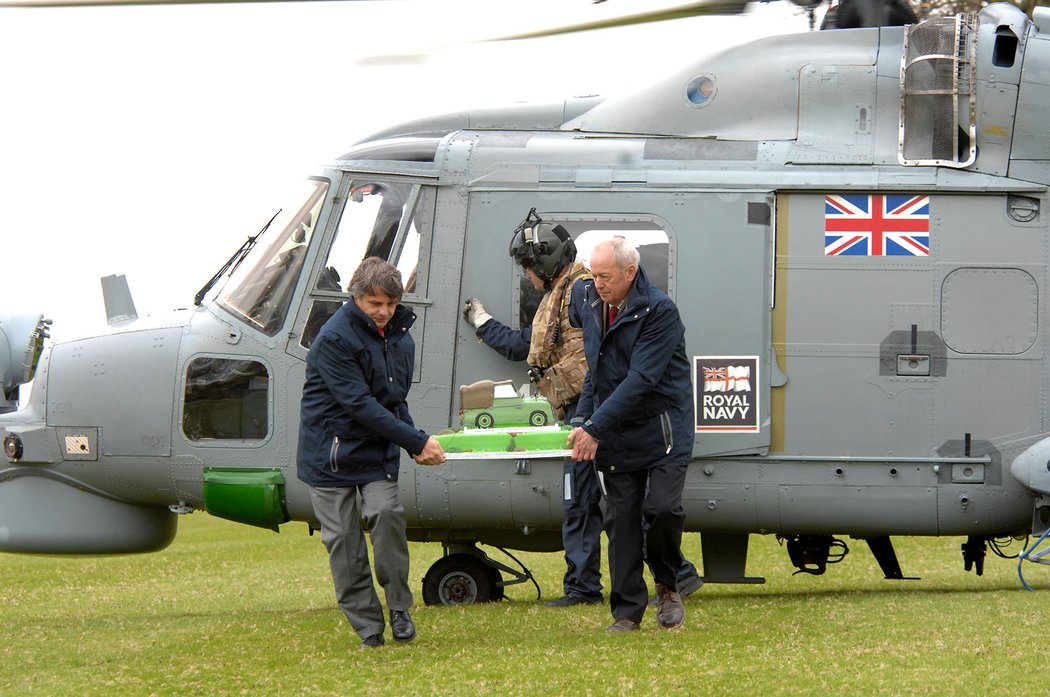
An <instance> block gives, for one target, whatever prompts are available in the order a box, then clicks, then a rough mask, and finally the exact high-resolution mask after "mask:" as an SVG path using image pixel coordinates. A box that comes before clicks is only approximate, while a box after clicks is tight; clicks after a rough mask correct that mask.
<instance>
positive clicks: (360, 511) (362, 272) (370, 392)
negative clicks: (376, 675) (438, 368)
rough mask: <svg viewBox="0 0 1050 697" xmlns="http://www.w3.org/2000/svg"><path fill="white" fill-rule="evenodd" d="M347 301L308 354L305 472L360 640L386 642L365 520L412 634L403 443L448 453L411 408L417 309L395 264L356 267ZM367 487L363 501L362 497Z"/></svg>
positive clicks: (431, 458)
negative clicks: (409, 303) (401, 482)
mask: <svg viewBox="0 0 1050 697" xmlns="http://www.w3.org/2000/svg"><path fill="white" fill-rule="evenodd" d="M347 291H348V292H349V293H350V295H351V299H352V301H353V302H348V303H346V304H344V305H343V306H342V307H341V308H339V310H338V311H336V313H335V314H334V315H333V316H332V318H331V319H330V320H328V322H326V323H325V325H324V327H322V329H321V331H320V333H318V335H317V338H316V339H314V342H313V344H312V345H311V347H310V353H309V354H308V355H307V359H306V381H305V384H304V385H303V401H302V414H301V415H302V419H301V425H300V428H299V452H298V458H297V460H298V475H299V479H301V480H302V481H303V482H305V483H306V484H308V485H309V487H310V500H311V502H312V503H313V508H314V515H315V516H316V517H317V520H318V522H319V523H320V524H321V541H322V542H323V543H324V546H325V548H326V549H327V550H328V555H329V556H328V561H329V566H330V568H331V571H332V580H333V582H334V584H335V592H336V600H337V602H338V604H339V608H340V609H341V610H342V611H343V614H345V615H346V618H347V619H348V620H349V621H350V625H351V626H352V627H353V628H354V631H355V632H357V634H358V636H360V637H361V646H362V647H376V646H381V645H382V644H383V631H384V629H385V626H386V625H385V621H384V617H383V607H382V605H380V603H379V598H378V596H377V595H376V592H375V587H374V584H373V581H372V569H371V567H370V566H369V563H368V548H367V546H366V544H365V537H364V533H363V532H362V530H361V522H362V519H363V520H364V523H365V525H366V527H367V528H368V534H369V536H370V537H371V539H372V546H373V548H374V556H375V577H376V580H378V581H379V585H380V586H382V588H383V590H384V592H385V595H386V604H387V607H388V608H389V610H390V629H391V633H392V635H393V638H394V641H399V642H406V641H411V640H412V639H414V638H415V636H416V628H415V625H414V624H413V622H412V618H411V616H410V615H409V613H408V610H409V608H411V607H412V591H411V590H410V589H409V586H408V571H409V557H408V540H407V538H406V535H405V526H406V518H405V509H404V508H403V507H402V505H401V502H400V501H399V500H398V486H397V475H398V468H399V465H400V460H401V458H400V452H401V448H404V449H405V450H407V451H408V453H409V454H410V455H411V456H412V458H413V459H414V460H415V461H416V462H417V463H418V464H421V465H438V464H441V463H443V462H444V461H445V453H444V451H443V450H442V448H441V445H440V444H439V443H438V442H437V440H436V439H434V438H433V437H431V436H429V435H427V434H426V433H424V432H423V431H420V430H419V429H417V428H416V427H415V425H414V424H413V422H412V416H411V415H410V414H409V412H408V403H407V401H406V399H407V397H408V390H409V387H410V386H411V385H412V370H413V365H414V363H415V343H414V342H413V340H412V336H411V335H410V334H409V333H408V330H409V328H410V327H411V326H412V323H413V322H414V321H415V318H416V317H415V315H414V314H413V313H412V311H411V310H409V309H408V308H407V307H405V306H404V305H401V304H400V300H401V296H402V295H403V293H404V286H403V285H402V281H401V273H400V272H399V271H398V270H397V268H396V267H394V266H392V265H391V264H389V263H387V262H386V261H384V260H382V259H379V258H378V257H368V258H367V259H365V260H363V261H362V262H361V264H360V265H359V266H358V268H357V270H356V271H355V272H354V276H353V278H352V279H351V280H350V285H349V287H348V288H347ZM359 495H360V508H359V504H358V496H359Z"/></svg>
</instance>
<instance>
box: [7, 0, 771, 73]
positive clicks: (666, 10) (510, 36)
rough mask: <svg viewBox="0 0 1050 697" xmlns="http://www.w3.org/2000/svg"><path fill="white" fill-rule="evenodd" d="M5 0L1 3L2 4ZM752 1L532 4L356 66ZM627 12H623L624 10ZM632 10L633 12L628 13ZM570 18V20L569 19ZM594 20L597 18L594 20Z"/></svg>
mask: <svg viewBox="0 0 1050 697" xmlns="http://www.w3.org/2000/svg"><path fill="white" fill-rule="evenodd" d="M3 1H4V0H0V2H3ZM750 1H751V0H699V1H698V0H693V2H688V3H666V2H661V3H641V2H631V3H627V2H616V3H614V2H609V3H607V4H606V3H601V4H593V5H589V6H585V5H562V6H561V7H560V8H559V15H560V16H561V17H562V21H561V22H560V23H558V24H555V25H553V26H551V25H550V20H549V17H550V13H549V12H546V11H544V10H542V9H540V8H537V7H536V6H535V5H534V4H530V5H526V6H519V7H517V8H516V7H514V6H513V5H512V6H509V7H508V6H504V7H503V8H502V10H501V14H502V17H503V20H504V21H503V22H502V23H503V24H504V25H505V26H508V27H510V26H513V25H514V24H518V25H522V24H524V25H526V27H528V25H530V24H531V25H532V26H535V27H536V28H535V29H533V28H526V29H524V30H520V31H513V30H510V31H505V32H499V33H492V34H489V35H487V36H474V37H460V38H457V39H454V40H452V41H449V42H446V43H442V44H434V45H430V46H411V47H408V48H406V49H405V50H402V51H398V50H394V51H390V52H387V53H382V54H377V55H372V56H367V57H365V58H361V59H359V60H358V61H357V62H358V64H359V65H371V66H382V65H391V66H395V65H412V64H418V63H423V62H426V61H427V60H428V59H429V58H430V56H431V55H432V54H434V53H436V52H439V51H442V50H445V49H449V48H455V47H462V46H466V45H476V44H482V43H498V42H503V41H516V40H519V39H536V38H544V37H550V36H561V35H566V34H578V33H584V32H589V31H596V30H599V29H614V28H618V27H630V26H636V25H641V24H649V23H655V22H663V21H667V20H673V19H687V18H689V17H698V16H702V15H739V14H743V13H744V12H745V10H746V9H747V5H748V4H749V2H750ZM643 4H649V5H653V4H655V5H659V7H657V8H656V9H646V10H644V11H637V8H638V7H640V6H642V5H643ZM628 6H629V9H627V10H625V7H628ZM631 9H634V10H635V11H630V10H631ZM569 17H571V18H569ZM595 17H597V18H595Z"/></svg>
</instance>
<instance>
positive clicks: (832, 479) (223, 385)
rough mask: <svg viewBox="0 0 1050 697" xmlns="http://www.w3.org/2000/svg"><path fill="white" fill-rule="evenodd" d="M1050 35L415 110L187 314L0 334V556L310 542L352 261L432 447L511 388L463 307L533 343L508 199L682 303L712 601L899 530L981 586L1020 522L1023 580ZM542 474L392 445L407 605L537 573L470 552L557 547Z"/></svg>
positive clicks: (490, 589)
mask: <svg viewBox="0 0 1050 697" xmlns="http://www.w3.org/2000/svg"><path fill="white" fill-rule="evenodd" d="M1042 28H1045V29H1046V31H1047V32H1048V33H1044V32H1043V31H1042V30H1041V29H1042ZM1048 37H1050V9H1047V8H1036V9H1035V10H1034V12H1033V17H1032V18H1031V19H1029V17H1028V16H1027V15H1025V14H1024V13H1023V12H1021V11H1020V10H1018V9H1017V8H1015V7H1013V6H1012V5H1006V4H994V5H990V6H988V7H986V8H984V9H982V10H981V11H980V12H979V13H977V14H972V15H958V16H954V17H939V18H930V19H926V20H924V21H921V22H919V23H917V24H913V25H907V26H892V27H878V28H861V29H841V30H835V31H824V32H813V33H810V34H793V35H786V36H777V37H770V38H765V39H760V40H758V41H756V42H753V43H750V44H746V45H743V46H740V47H735V48H731V49H727V50H725V51H722V52H720V53H716V54H713V55H710V56H707V57H705V58H704V59H702V60H700V61H698V62H696V63H695V64H691V65H686V66H683V67H682V68H681V69H680V70H679V71H677V72H674V73H673V74H669V75H667V76H665V77H663V78H660V79H656V80H654V81H653V82H652V83H651V84H648V85H644V86H642V87H641V89H639V90H638V91H637V92H635V93H633V94H624V95H618V96H615V97H609V98H603V97H600V96H586V97H574V98H569V99H565V100H563V101H559V102H556V103H549V104H533V103H527V104H517V105H512V106H508V107H496V108H488V109H477V110H471V111H466V112H456V113H450V114H444V115H437V116H433V117H424V118H420V119H416V120H413V121H409V122H405V123H402V124H399V125H395V126H391V127H389V128H386V129H383V130H380V131H378V132H376V133H374V134H373V135H372V136H370V137H367V138H364V139H362V140H360V141H359V142H357V143H356V144H355V145H353V146H351V147H350V148H349V149H348V150H347V151H346V152H344V153H343V154H342V155H340V156H339V157H337V158H335V159H334V160H333V161H332V162H331V163H329V164H328V165H327V166H325V167H324V168H323V169H321V171H319V172H318V173H317V174H316V175H314V176H312V177H310V178H308V179H306V180H305V181H304V182H302V184H301V187H300V188H299V190H298V191H297V192H294V193H293V194H291V195H290V196H289V197H288V199H287V200H286V201H285V202H283V203H281V204H280V205H279V206H275V210H277V211H278V212H277V214H276V215H274V217H273V218H272V219H271V220H270V221H269V222H268V223H267V224H266V225H265V226H263V228H262V229H260V231H259V232H258V233H257V234H255V235H252V236H251V237H249V238H248V240H247V241H245V243H244V244H243V245H242V246H241V247H240V248H239V249H237V250H236V253H235V254H234V255H233V256H232V257H230V258H229V259H228V261H227V262H226V264H223V265H222V266H221V268H220V269H219V271H218V272H217V273H215V275H214V277H213V278H212V279H211V280H210V281H209V282H208V283H207V284H205V285H204V286H203V287H202V288H201V289H200V291H199V292H198V294H197V297H196V298H195V301H194V305H193V307H192V308H188V309H184V310H181V311H178V312H176V313H174V314H173V315H171V316H164V317H155V316H149V317H144V318H140V317H137V315H136V313H135V312H134V303H133V301H132V300H131V296H130V292H129V291H128V290H127V287H126V283H125V282H123V280H122V279H121V278H119V277H115V278H110V279H109V280H108V281H107V282H106V283H104V293H105V297H106V307H107V314H108V315H109V319H110V327H109V330H108V331H107V332H105V333H100V334H95V335H91V336H86V337H83V338H78V339H71V340H61V341H52V340H50V339H49V325H48V324H47V321H46V320H45V319H44V316H43V314H29V315H18V316H11V315H4V316H0V332H2V334H3V337H4V338H5V339H6V344H7V350H6V351H4V350H3V348H4V342H0V359H2V363H0V376H2V379H3V387H4V396H5V398H6V401H7V402H8V406H6V407H3V409H6V411H4V413H0V442H2V445H3V457H4V459H3V461H2V462H0V551H6V552H16V553H41V554H125V553H137V552H150V551H156V550H159V549H162V548H164V547H165V546H167V545H168V544H170V543H171V542H172V540H173V539H174V538H175V535H176V531H177V520H178V516H179V515H183V514H187V513H190V512H193V511H206V512H208V513H210V514H212V515H215V516H219V517H222V518H226V519H230V520H234V521H238V522H241V523H245V524H249V525H254V526H258V527H261V528H266V529H271V530H278V531H279V530H280V529H281V526H282V525H284V524H286V523H289V522H291V521H299V522H305V523H307V524H308V527H310V528H313V527H315V526H316V522H315V521H314V520H313V511H312V507H311V504H310V500H309V496H308V492H307V489H306V487H305V485H303V484H302V483H301V482H299V481H298V479H297V478H296V476H295V444H296V437H297V433H298V419H299V399H300V395H301V388H302V384H303V379H304V374H305V358H306V355H307V352H308V351H309V346H310V343H311V341H312V339H313V337H314V336H315V335H316V332H317V330H318V328H319V327H320V326H321V325H322V324H323V322H324V320H325V319H326V318H327V317H328V316H330V315H331V314H332V313H333V312H334V311H335V309H336V308H338V307H339V306H340V305H341V304H342V303H344V302H346V300H347V299H348V295H347V293H346V292H345V283H346V281H347V280H348V279H349V277H350V276H351V274H352V272H353V270H354V268H355V267H356V265H357V263H358V262H360V260H361V259H362V258H364V257H365V256H372V255H374V256H381V257H383V258H386V259H388V260H390V261H391V263H394V264H395V265H396V266H397V267H398V268H399V269H400V270H401V272H402V275H403V278H404V279H405V289H406V294H405V296H404V299H403V302H405V303H406V304H408V305H410V306H411V307H412V309H413V311H414V312H415V313H416V315H417V316H418V319H417V321H416V324H415V326H414V328H413V332H414V336H415V338H416V341H417V344H418V346H419V350H418V353H417V356H416V365H415V373H414V374H415V378H414V379H415V385H414V386H413V389H412V393H411V395H410V406H411V411H412V414H413V416H414V418H415V420H416V423H417V425H419V426H420V427H421V428H423V429H425V430H427V431H428V432H439V431H442V430H444V429H453V428H457V427H458V426H460V423H459V420H458V414H459V409H460V405H459V404H458V399H457V398H458V389H457V388H458V387H459V386H463V385H470V384H473V383H476V382H478V381H480V380H486V379H487V380H495V381H502V380H512V381H515V380H517V381H519V382H520V380H521V379H522V378H523V376H524V366H521V365H515V364H511V363H509V362H507V361H505V360H504V359H502V358H500V357H499V356H496V355H494V354H493V352H491V351H489V350H488V349H486V348H485V347H484V346H482V345H480V344H479V343H478V341H477V340H476V338H475V337H474V335H473V331H472V330H471V328H469V327H467V326H466V325H465V324H464V323H463V322H462V321H461V320H460V318H459V312H460V306H461V302H462V300H463V298H464V297H466V296H467V295H477V296H479V297H483V298H484V299H485V302H486V307H487V308H488V309H489V311H490V312H491V313H492V314H493V315H494V316H499V317H504V318H517V323H519V324H520V325H524V324H526V323H528V321H529V316H528V313H527V311H523V308H527V307H528V305H529V298H528V297H527V294H526V293H525V292H524V291H523V290H522V286H523V284H522V282H521V281H522V279H521V276H520V271H519V270H518V269H516V268H515V266H514V264H513V261H512V260H511V258H510V257H509V255H508V254H507V244H508V242H509V238H510V233H511V231H512V230H513V229H514V225H515V224H516V223H517V222H518V221H519V220H521V219H522V217H523V216H524V215H525V214H526V212H527V211H530V210H531V209H535V211H536V213H537V214H538V215H539V216H541V217H542V218H543V219H544V220H551V221H557V222H558V223H559V224H561V225H562V226H563V227H564V228H565V229H566V230H567V231H568V232H569V233H570V234H571V235H572V236H573V238H574V239H575V241H576V246H577V248H578V249H579V250H580V252H581V258H582V259H584V260H586V256H587V254H588V253H589V250H590V249H592V248H593V247H594V245H595V244H596V243H597V242H599V241H601V240H602V239H605V238H608V237H609V236H612V235H622V236H624V237H626V238H627V239H628V240H629V241H631V242H632V244H635V245H637V246H638V247H639V249H642V250H645V254H644V255H643V258H644V259H645V261H644V265H645V267H646V269H647V272H648V273H649V275H650V277H651V278H653V279H654V282H656V283H657V284H658V285H661V286H662V287H663V288H664V289H665V290H666V291H667V292H668V293H669V294H670V295H671V297H672V298H674V299H675V301H676V303H677V304H678V306H679V308H680V311H681V314H682V319H683V322H684V324H685V326H686V342H687V346H688V349H689V351H690V355H691V356H692V361H693V366H694V370H693V372H694V375H693V386H692V390H693V395H692V396H693V399H694V400H695V403H696V414H697V420H696V429H695V436H694V442H693V461H692V463H691V464H690V467H689V474H688V476H687V481H686V485H685V493H684V497H683V500H684V505H685V509H686V530H687V531H688V532H697V533H699V534H700V541H701V552H702V562H703V563H702V566H703V578H704V581H705V582H708V583H761V582H763V580H764V579H763V578H762V577H761V576H756V575H749V573H748V570H747V549H748V543H749V539H750V536H751V535H775V536H777V537H778V538H779V539H780V540H782V541H783V542H784V545H785V547H786V549H787V552H788V554H789V557H790V559H791V562H792V564H793V565H794V566H795V567H796V569H797V570H798V572H799V573H810V574H817V575H819V574H823V573H825V572H826V570H827V567H828V565H830V564H833V563H834V562H836V561H838V560H840V559H841V558H842V557H843V556H844V555H845V552H846V550H847V549H848V546H847V543H846V542H845V539H843V538H850V539H855V540H862V541H864V542H865V543H866V544H867V546H868V547H869V549H870V550H871V552H872V554H873V555H874V556H875V559H876V560H877V561H878V563H879V566H880V569H881V571H882V573H883V574H884V576H885V577H886V578H887V579H893V580H900V579H904V578H907V576H906V575H905V572H904V570H903V569H902V568H901V565H900V563H899V561H898V559H897V557H896V554H895V552H894V549H893V545H892V537H894V536H922V537H926V536H929V537H960V538H963V539H964V542H963V543H962V545H961V551H962V561H963V566H964V568H965V569H966V570H967V571H970V570H974V571H975V572H976V573H977V574H981V573H982V571H983V564H984V561H985V556H986V554H987V552H988V550H989V549H991V551H992V552H993V553H996V554H999V555H1000V556H1007V553H1006V552H1007V550H1006V548H1007V547H1008V546H1009V545H1010V544H1012V543H1014V542H1017V541H1020V540H1023V539H1025V538H1026V537H1027V536H1033V535H1034V536H1039V540H1038V541H1037V542H1036V544H1035V545H1031V546H1030V547H1029V546H1027V544H1026V546H1025V549H1024V550H1023V552H1021V553H1019V554H1018V555H1017V556H1018V557H1019V559H1018V564H1019V568H1020V563H1021V561H1022V560H1028V561H1033V562H1040V561H1042V552H1040V551H1037V550H1036V547H1037V545H1038V544H1040V543H1041V542H1042V541H1043V539H1045V537H1046V535H1047V532H1048V530H1050V498H1048V496H1050V468H1048V465H1047V463H1048V462H1050V424H1048V416H1047V408H1046V407H1047V405H1046V394H1047V392H1048V390H1047V388H1048V381H1050V357H1048V355H1047V349H1048V346H1047V341H1048V335H1047V326H1048V324H1047V320H1048V317H1047V315H1046V312H1047V310H1046V305H1047V303H1045V302H1040V300H1041V298H1043V297H1045V294H1046V291H1045V289H1046V288H1047V284H1048V283H1050V278H1048V276H1047V263H1048V254H1050V253H1048V252H1047V250H1046V247H1045V243H1044V240H1045V238H1046V235H1047V232H1048V230H1047V225H1048V222H1047V217H1046V216H1045V215H1043V214H1042V211H1041V209H1042V206H1043V205H1045V204H1046V202H1047V184H1048V183H1050V165H1048V162H1050V146H1048V134H1047V130H1046V126H1045V122H1044V121H1043V119H1042V109H1041V105H1043V104H1045V102H1046V99H1047V98H1048V96H1050V95H1048V94H1047V90H1048V89H1050V88H1048V87H1047V86H1046V84H1045V79H1043V78H1042V77H1041V76H1042V75H1043V74H1044V73H1045V72H1046V69H1047V67H1048V66H1050V48H1048V47H1050V39H1048ZM29 383H31V389H30V390H29V394H28V396H27V397H26V398H25V399H20V401H19V402H18V404H17V405H16V404H14V402H15V400H16V395H17V394H18V393H19V391H18V388H19V386H21V385H25V384H29ZM120 395H124V396H125V398H115V396H117V397H119V396H120ZM16 407H17V408H16ZM563 457H564V454H559V453H547V452H534V453H530V452H528V451H524V452H522V451H507V450H503V451H491V452H462V453H454V454H450V456H449V461H448V462H447V463H446V464H445V465H442V466H438V467H430V468H421V467H417V466H415V465H414V463H412V462H411V460H410V459H409V458H407V457H406V458H404V461H403V464H402V467H401V472H400V478H399V485H400V495H401V500H402V502H403V504H404V506H405V508H406V511H407V513H408V535H409V539H411V540H415V541H420V542H433V543H439V544H441V545H442V546H443V548H444V551H445V555H444V556H443V557H441V558H440V559H439V560H438V561H437V562H435V563H434V565H433V566H432V567H431V568H430V569H429V570H428V571H427V573H426V575H425V577H424V579H423V588H422V590H423V598H424V601H425V602H427V603H428V604H439V603H445V604H459V603H473V602H485V601H490V600H497V599H499V598H500V597H502V595H503V590H504V589H505V588H506V587H507V586H509V585H512V584H515V583H523V582H526V581H527V580H528V579H529V573H528V570H527V569H525V568H524V567H522V568H521V569H515V568H512V567H510V566H508V565H507V564H504V563H502V562H500V561H498V560H495V559H493V558H491V557H490V556H489V555H488V554H487V553H485V552H484V551H483V550H482V546H491V547H495V548H497V549H504V550H507V549H514V550H526V551H537V552H554V551H558V550H560V549H561V532H560V525H561V502H560V492H561V473H562V458H563Z"/></svg>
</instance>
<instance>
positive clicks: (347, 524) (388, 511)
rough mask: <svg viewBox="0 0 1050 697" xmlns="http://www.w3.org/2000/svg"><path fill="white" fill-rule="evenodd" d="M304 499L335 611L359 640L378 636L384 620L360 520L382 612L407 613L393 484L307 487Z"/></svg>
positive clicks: (400, 512) (404, 549)
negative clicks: (315, 525) (328, 572)
mask: <svg viewBox="0 0 1050 697" xmlns="http://www.w3.org/2000/svg"><path fill="white" fill-rule="evenodd" d="M359 492H360V507H359V502H358V493H359ZM310 500H311V502H312V503H313V506H314V515H315V516H317V521H318V522H319V523H320V524H321V542H322V543H324V546H325V549H327V550H328V565H329V567H331V569H332V581H333V582H334V583H335V598H336V602H337V603H338V604H339V609H341V610H342V611H343V614H344V615H346V619H348V620H349V621H350V626H351V627H353V628H354V631H355V632H357V634H358V636H360V637H361V638H365V637H369V636H371V635H373V634H382V633H383V630H384V629H385V627H386V619H385V617H384V616H383V607H382V605H380V604H379V597H378V596H377V595H376V591H375V584H374V583H373V581H372V569H371V567H370V566H369V564H368V546H367V544H366V543H365V535H364V531H363V530H362V529H361V522H362V519H363V520H364V524H365V527H366V528H367V529H368V534H369V536H370V537H371V538H372V548H373V556H374V558H375V571H376V576H375V579H376V581H378V582H379V585H380V586H381V587H382V588H383V591H384V593H385V594H386V605H387V607H388V608H389V609H391V610H407V609H409V608H410V607H412V591H411V590H410V589H409V587H408V564H409V559H408V540H407V538H406V537H405V509H404V508H403V507H402V506H401V502H400V501H399V500H398V497H397V482H387V481H378V482H371V483H369V484H365V485H364V486H359V487H355V486H351V487H335V488H328V487H310Z"/></svg>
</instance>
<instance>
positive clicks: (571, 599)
mask: <svg viewBox="0 0 1050 697" xmlns="http://www.w3.org/2000/svg"><path fill="white" fill-rule="evenodd" d="M604 600H605V599H604V598H603V597H602V596H600V595H599V596H594V597H590V598H588V597H585V596H582V595H563V596H562V597H560V598H555V599H554V600H548V601H547V602H545V603H544V604H543V606H544V607H572V606H573V605H601V604H602V602H603V601H604Z"/></svg>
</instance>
